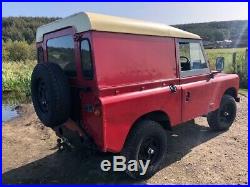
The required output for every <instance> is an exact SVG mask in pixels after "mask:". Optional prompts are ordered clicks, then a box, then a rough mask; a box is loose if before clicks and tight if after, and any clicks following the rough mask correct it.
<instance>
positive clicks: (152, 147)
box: [138, 137, 160, 165]
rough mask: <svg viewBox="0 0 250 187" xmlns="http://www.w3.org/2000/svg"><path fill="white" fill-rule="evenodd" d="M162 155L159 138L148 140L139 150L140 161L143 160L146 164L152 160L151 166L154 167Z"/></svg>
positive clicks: (149, 138)
mask: <svg viewBox="0 0 250 187" xmlns="http://www.w3.org/2000/svg"><path fill="white" fill-rule="evenodd" d="M159 153H160V142H159V140H158V139H157V138H154V137H148V138H146V139H145V140H144V141H143V142H142V144H141V146H140V150H139V154H138V160H142V161H143V163H144V164H145V163H146V161H147V160H150V165H154V164H155V163H156V162H157V159H158V157H159Z"/></svg>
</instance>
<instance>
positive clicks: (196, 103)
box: [177, 39, 213, 122]
mask: <svg viewBox="0 0 250 187" xmlns="http://www.w3.org/2000/svg"><path fill="white" fill-rule="evenodd" d="M177 49H178V55H179V65H180V68H179V69H180V85H181V90H182V96H181V97H182V103H181V105H182V106H181V108H182V122H185V121H188V120H191V119H193V118H195V117H198V116H201V115H204V114H207V113H208V111H210V110H211V109H212V107H213V103H211V98H212V93H213V92H212V79H211V78H210V69H209V65H208V62H207V60H206V58H205V55H204V50H203V47H202V43H201V41H200V40H187V39H185V40H184V39H183V40H178V42H177Z"/></svg>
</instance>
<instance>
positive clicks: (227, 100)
mask: <svg viewBox="0 0 250 187" xmlns="http://www.w3.org/2000/svg"><path fill="white" fill-rule="evenodd" d="M236 110H237V109H236V103H235V100H234V98H233V97H232V96H230V95H224V96H223V97H222V100H221V103H220V108H219V109H217V110H216V111H213V112H210V113H209V114H208V116H207V121H208V124H209V126H210V128H211V129H212V130H215V131H223V130H227V129H229V128H230V126H231V125H232V124H233V122H234V120H235V117H236Z"/></svg>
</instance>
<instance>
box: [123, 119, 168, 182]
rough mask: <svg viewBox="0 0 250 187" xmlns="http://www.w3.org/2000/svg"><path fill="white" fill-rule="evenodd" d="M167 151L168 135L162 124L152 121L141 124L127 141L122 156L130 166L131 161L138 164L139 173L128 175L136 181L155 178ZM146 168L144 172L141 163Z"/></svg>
mask: <svg viewBox="0 0 250 187" xmlns="http://www.w3.org/2000/svg"><path fill="white" fill-rule="evenodd" d="M166 151H167V134H166V131H165V129H163V128H162V127H161V126H160V124H158V123H157V122H154V121H151V120H143V121H141V122H139V123H138V124H137V125H136V126H135V128H134V129H132V132H131V133H130V134H129V137H128V139H127V141H126V144H125V146H124V148H123V151H122V155H123V156H124V157H125V158H126V162H127V164H128V162H129V161H131V160H136V161H137V163H138V171H129V170H127V171H126V172H127V174H128V175H129V176H130V177H132V178H134V179H147V178H150V177H151V176H153V175H154V174H155V173H156V172H157V171H158V170H160V168H161V167H162V165H163V164H164V161H165V160H166ZM139 161H141V162H142V163H143V165H144V166H145V165H146V164H147V163H149V165H148V167H147V170H146V171H145V170H144V172H143V171H142V168H141V166H140V162H139Z"/></svg>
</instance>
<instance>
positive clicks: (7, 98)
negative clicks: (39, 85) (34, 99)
mask: <svg viewBox="0 0 250 187" xmlns="http://www.w3.org/2000/svg"><path fill="white" fill-rule="evenodd" d="M30 102H31V99H30V97H27V96H24V95H18V94H13V93H12V94H3V98H2V122H6V121H8V120H11V119H13V118H15V117H17V116H19V115H20V111H19V110H18V108H19V107H18V106H20V104H25V103H30Z"/></svg>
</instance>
